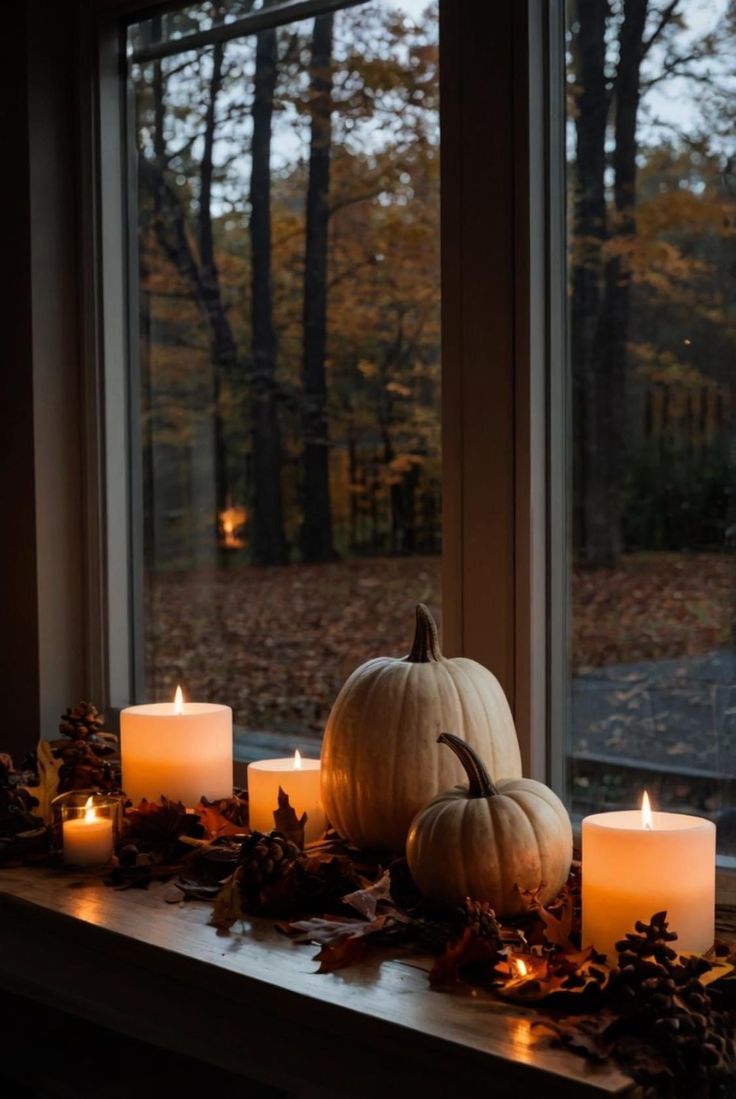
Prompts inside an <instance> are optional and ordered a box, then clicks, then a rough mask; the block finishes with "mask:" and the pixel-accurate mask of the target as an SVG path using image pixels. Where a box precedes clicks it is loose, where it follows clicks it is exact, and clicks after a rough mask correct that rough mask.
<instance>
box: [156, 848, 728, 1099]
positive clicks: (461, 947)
mask: <svg viewBox="0 0 736 1099" xmlns="http://www.w3.org/2000/svg"><path fill="white" fill-rule="evenodd" d="M276 835H277V833H271V837H274V836H276ZM255 842H256V844H257V845H258V844H260V845H262V846H263V845H264V844H265V845H266V847H264V852H265V850H266V848H267V846H268V842H269V837H259V838H258V839H256V840H255ZM280 842H288V841H287V840H286V838H285V837H282V840H281V841H280ZM265 857H267V855H266V856H265ZM248 865H250V864H249V863H248V862H247V860H244V859H243V857H242V855H241V856H240V857H239V861H238V864H237V865H236V869H235V870H234V872H233V873H232V874H231V875H230V876H229V877H228V878H227V879H225V881H224V883H223V887H222V889H221V890H220V891H219V892H218V893H217V895H216V896H215V897H214V913H213V920H212V922H213V924H214V925H215V926H216V927H217V928H218V929H219V930H220V931H221V932H222V931H224V930H229V929H230V928H231V927H233V925H234V924H235V923H237V922H238V921H240V920H243V919H245V918H247V917H248V916H252V915H276V916H282V917H283V915H284V914H285V913H286V912H287V911H288V909H289V908H290V907H291V909H292V911H294V910H297V911H298V912H299V917H298V918H292V919H286V920H284V919H283V918H282V920H281V922H279V923H277V927H278V928H279V929H280V930H281V931H282V932H284V933H285V934H287V935H289V936H290V937H291V938H292V939H293V940H294V941H295V942H299V943H310V944H314V945H317V946H318V947H319V950H318V953H317V954H316V955H315V957H314V960H315V961H316V962H318V963H319V968H318V972H319V973H332V972H335V971H336V970H339V969H344V968H346V967H349V966H352V965H356V964H359V963H360V962H362V961H364V960H365V959H366V958H367V957H368V956H369V955H370V953H371V951H373V950H375V949H378V948H381V949H383V950H384V951H385V950H386V948H393V949H396V948H401V949H402V950H405V949H407V948H411V949H414V950H418V951H421V952H424V953H427V952H429V953H432V954H434V955H435V961H434V964H433V965H432V967H431V970H430V973H429V981H430V985H431V986H432V987H433V988H438V989H447V988H451V987H452V986H456V985H459V984H464V985H468V986H470V987H472V988H481V989H485V990H487V991H489V992H491V993H493V994H495V995H497V996H498V997H499V998H500V999H502V1000H505V1001H507V1002H513V1003H516V1004H520V1005H524V1006H527V1007H532V1008H535V1009H537V1010H539V1012H540V1014H539V1017H538V1018H537V1019H536V1020H535V1021H534V1024H533V1025H534V1026H536V1027H539V1028H540V1029H545V1030H546V1031H548V1032H549V1033H551V1035H552V1036H553V1041H554V1042H555V1043H556V1044H558V1045H560V1046H563V1047H565V1048H567V1049H569V1050H571V1051H573V1052H575V1053H578V1054H581V1055H583V1056H585V1057H588V1058H589V1059H591V1060H595V1061H604V1060H606V1059H609V1058H610V1059H611V1060H613V1061H615V1062H616V1063H617V1064H618V1065H619V1067H620V1068H621V1069H622V1070H623V1071H625V1072H627V1073H629V1074H630V1075H631V1076H632V1077H633V1078H634V1079H635V1080H636V1081H637V1082H638V1083H640V1084H643V1085H645V1086H646V1087H648V1088H654V1089H655V1092H656V1094H657V1095H662V1096H680V1097H683V1099H685V1097H686V1099H706V1097H708V1099H710V1097H713V1099H715V1097H716V1096H718V1097H725V1096H730V1095H733V1094H734V1091H733V1087H734V1080H736V1037H735V1034H736V976H735V975H734V973H735V967H736V950H734V948H733V947H729V945H727V944H725V943H717V944H716V946H715V947H714V949H713V950H712V951H711V952H710V953H709V954H708V955H707V956H705V957H700V956H689V955H678V954H677V952H676V951H675V950H674V949H673V948H672V946H671V944H672V943H673V942H675V941H676V938H677V936H676V934H675V933H674V932H673V931H670V930H669V928H668V924H667V919H666V913H664V912H658V913H655V914H654V915H653V916H652V917H651V919H650V921H649V922H648V923H645V922H638V923H637V924H636V926H635V928H634V929H633V930H632V931H631V932H630V933H629V934H627V936H626V937H625V939H623V940H622V941H621V942H619V943H618V944H617V951H618V959H617V960H618V964H617V965H616V966H615V967H613V968H609V967H608V966H607V965H606V964H605V959H604V958H603V957H602V956H601V955H597V954H596V953H595V951H594V950H593V949H591V948H588V949H585V950H582V949H581V948H580V945H579V944H580V892H581V890H580V884H581V883H580V869H581V868H580V863H579V861H576V862H575V863H574V864H573V868H572V871H571V874H570V879H569V881H568V883H567V885H566V886H565V887H564V888H563V889H562V891H561V892H560V894H559V895H558V897H557V898H556V900H555V901H554V902H553V903H552V904H551V905H549V906H547V907H546V908H545V907H544V906H543V905H542V904H541V902H540V900H539V891H537V892H527V893H525V899H526V902H527V910H526V912H525V913H524V914H523V915H522V916H520V917H518V918H515V919H514V920H509V921H504V922H503V923H501V922H500V921H499V920H497V918H496V916H495V914H494V913H493V911H492V909H490V908H489V906H488V905H487V904H483V903H481V902H477V901H473V900H470V899H468V900H467V901H466V903H465V906H464V908H463V909H462V910H461V911H459V912H457V913H449V914H448V913H441V912H437V911H432V910H431V909H430V908H428V906H427V905H426V904H425V903H424V902H423V901H422V899H421V897H420V896H419V894H418V892H417V891H416V888H415V887H414V885H413V882H412V881H411V878H410V875H409V872H408V868H407V866H406V862H405V860H403V859H399V860H396V861H394V862H392V863H391V864H390V865H389V866H388V868H386V869H381V868H380V866H377V865H376V864H375V862H374V863H373V864H372V865H371V862H370V859H366V857H365V856H362V855H360V854H359V853H358V852H355V851H354V850H352V849H350V848H348V847H347V846H346V845H345V844H344V843H342V841H340V840H339V838H338V837H336V836H335V835H334V833H333V834H332V836H331V838H330V839H329V840H328V842H325V843H324V844H322V845H321V847H320V849H319V850H317V851H314V852H312V853H311V854H307V853H302V854H301V855H297V856H296V857H294V858H293V861H291V863H290V866H289V868H288V870H287V872H286V873H285V874H283V875H282V876H280V877H279V879H278V884H276V885H273V884H272V885H269V884H268V883H267V882H266V883H264V882H262V881H261V882H260V883H256V884H257V885H258V887H257V888H256V889H255V890H254V889H253V887H252V886H253V883H252V882H251V885H250V886H249V884H248V882H249V876H248V869H247V866H248ZM336 876H337V877H339V879H342V882H343V883H344V884H347V883H348V882H349V881H350V879H351V878H352V879H353V880H354V881H356V882H357V883H359V884H358V886H357V888H355V889H353V890H350V891H347V890H345V889H344V886H343V888H342V892H341V889H340V888H330V887H329V885H334V879H335V877H336ZM307 883H309V885H310V888H307V887H306V886H307ZM328 883H329V885H328ZM178 886H179V888H180V889H181V891H182V893H183V895H189V896H193V895H196V892H194V891H193V890H192V887H191V885H187V884H186V883H184V882H182V881H180V882H179V883H178ZM399 898H400V900H399ZM729 1089H730V1090H729Z"/></svg>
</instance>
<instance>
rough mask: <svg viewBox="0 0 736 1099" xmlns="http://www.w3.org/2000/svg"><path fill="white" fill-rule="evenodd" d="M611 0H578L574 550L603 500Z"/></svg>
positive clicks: (583, 541)
mask: <svg viewBox="0 0 736 1099" xmlns="http://www.w3.org/2000/svg"><path fill="white" fill-rule="evenodd" d="M607 14H608V3H607V0H580V2H579V3H578V5H577V12H576V15H577V21H578V32H577V35H576V39H575V68H576V73H575V76H576V85H577V91H578V98H577V101H576V106H577V116H576V119H575V137H576V146H577V148H576V159H575V189H574V211H573V249H572V272H571V286H572V301H571V317H570V320H571V334H570V335H571V353H572V381H573V415H574V423H575V433H574V443H573V445H574V448H575V455H574V458H575V461H574V467H575V484H574V491H573V532H574V534H573V537H574V545H575V548H576V550H578V551H582V556H583V558H585V549H586V546H587V541H588V528H589V526H590V525H591V524H592V523H593V520H594V516H595V515H596V514H598V513H599V512H600V511H601V510H603V511H604V512H605V505H604V504H603V503H602V502H600V501H599V500H598V499H597V498H596V495H595V491H594V490H595V487H596V486H595V484H594V483H593V482H592V481H591V477H590V474H591V472H592V471H593V470H595V469H596V467H597V446H598V437H597V433H596V429H595V410H596V408H597V400H596V382H597V369H596V363H595V361H594V359H593V345H594V340H595V332H596V327H597V324H598V316H599V311H600V301H601V279H602V270H603V243H604V241H605V238H606V195H605V186H604V173H605V166H606V154H605V142H606V124H607V119H608V107H609V99H608V90H607V88H606V76H605V60H606V42H605V31H606V18H607Z"/></svg>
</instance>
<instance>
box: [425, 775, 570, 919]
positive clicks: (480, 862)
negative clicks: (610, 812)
mask: <svg viewBox="0 0 736 1099" xmlns="http://www.w3.org/2000/svg"><path fill="white" fill-rule="evenodd" d="M495 786H496V790H497V793H496V794H495V795H494V796H492V797H469V796H468V787H467V786H458V787H456V788H455V789H454V790H448V791H447V792H445V793H444V794H440V795H439V796H438V797H436V798H434V799H433V800H432V801H431V802H430V803H429V804H428V805H426V806H425V807H424V808H423V809H422V810H420V812H419V813H418V814H417V816H416V818H415V819H414V821H413V822H412V825H411V829H410V832H409V838H408V842H407V858H408V860H409V867H410V869H411V872H412V875H413V877H414V880H415V881H416V883H417V885H418V887H419V889H420V890H421V892H422V893H423V894H424V895H425V896H427V897H429V898H431V899H432V900H433V901H435V902H437V903H438V904H443V905H447V906H454V905H458V904H462V903H463V901H464V900H465V898H466V897H472V898H473V899H474V900H484V901H488V902H489V903H490V904H491V906H492V907H493V908H494V910H495V911H496V913H497V914H498V915H503V916H510V915H513V914H514V913H516V912H521V911H523V910H524V907H525V903H524V901H523V898H522V897H521V896H520V894H519V891H518V889H517V888H516V887H517V885H518V886H519V888H520V889H537V888H539V886H541V885H542V884H543V883H544V889H543V891H542V893H541V899H542V901H543V902H547V901H549V900H552V898H553V897H555V896H556V894H557V893H558V892H559V890H560V889H561V888H562V886H563V885H564V883H565V881H566V880H567V875H568V873H569V870H570V861H571V859H572V828H571V825H570V818H569V817H568V814H567V811H566V809H565V807H564V805H563V804H562V802H561V801H560V800H559V798H558V797H557V795H556V794H555V793H553V791H552V790H550V789H548V788H547V787H546V786H543V785H542V783H539V782H535V781H533V780H532V779H525V778H518V779H513V780H510V781H505V782H504V781H500V782H497V783H496V784H495Z"/></svg>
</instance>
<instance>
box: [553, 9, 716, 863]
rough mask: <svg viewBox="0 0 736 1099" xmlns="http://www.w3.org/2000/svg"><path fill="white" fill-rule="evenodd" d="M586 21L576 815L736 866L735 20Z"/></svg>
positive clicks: (576, 347) (572, 96)
mask: <svg viewBox="0 0 736 1099" xmlns="http://www.w3.org/2000/svg"><path fill="white" fill-rule="evenodd" d="M567 14H568V33H567V51H568V53H567V104H568V105H567V111H568V113H567V154H568V225H569V253H568V293H569V318H570V354H571V361H570V383H571V385H570V389H571V394H572V422H573V442H572V450H573V453H572V463H571V464H572V474H573V476H572V492H571V500H570V503H571V529H572V543H573V546H572V553H571V556H570V564H569V588H570V593H571V614H570V620H571V634H572V636H571V644H570V653H571V673H570V674H571V682H570V695H571V711H570V718H571V720H570V722H569V733H568V736H569V743H568V773H569V782H570V791H571V797H572V803H573V806H574V809H575V811H576V812H577V813H578V814H581V815H582V814H584V813H586V812H590V811H595V810H598V809H606V808H614V807H619V806H620V807H631V806H635V805H637V804H638V803H639V801H640V799H641V793H642V790H643V789H645V788H646V789H648V791H649V793H650V796H651V797H652V799H653V801H654V803H655V804H656V806H657V807H658V808H661V809H671V810H675V811H685V812H687V811H693V812H696V813H698V814H701V815H706V816H711V817H712V818H713V819H715V820H716V821H717V823H718V835H719V848H720V851H721V853H722V854H723V855H726V856H728V855H731V856H733V855H736V809H734V804H735V803H734V796H733V795H734V776H736V653H735V652H734V606H735V605H736V601H735V597H736V583H735V572H734V544H735V542H734V539H735V532H736V525H735V523H736V512H735V511H734V492H733V486H734V437H733V426H734V420H733V417H734V403H733V402H734V392H736V391H735V389H734V382H735V380H736V375H735V374H734V363H735V362H736V325H735V324H734V319H735V318H736V284H735V282H734V273H735V269H734V233H735V227H736V175H734V144H733V133H734V120H735V114H734V102H736V100H734V96H733V92H734V86H735V82H734V76H733V74H734V71H736V67H735V65H734V61H735V59H736V38H735V37H734V33H735V32H736V24H735V23H734V12H733V7H732V6H729V5H728V4H727V3H726V0H714V2H708V3H705V2H699V0H693V2H692V3H688V4H684V5H662V4H659V5H654V4H647V2H646V0H631V2H627V3H626V4H625V5H624V4H623V3H621V2H620V0H614V2H613V3H611V4H610V5H609V4H607V3H604V2H598V0H590V2H587V0H585V2H578V3H573V2H569V3H568V12H567Z"/></svg>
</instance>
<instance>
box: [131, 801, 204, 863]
mask: <svg viewBox="0 0 736 1099" xmlns="http://www.w3.org/2000/svg"><path fill="white" fill-rule="evenodd" d="M185 838H189V839H203V838H204V828H203V827H202V824H201V823H200V820H199V816H198V814H197V813H189V812H187V810H186V809H185V807H184V806H183V805H182V804H181V802H174V801H168V800H167V799H166V798H161V801H160V802H155V801H146V800H145V799H144V800H143V801H142V802H141V803H140V805H139V806H138V807H137V808H136V809H134V808H129V809H127V810H126V812H125V817H124V820H123V828H122V834H121V837H120V841H119V844H118V846H119V847H120V846H128V845H132V844H134V845H135V846H136V847H137V848H138V850H139V851H140V852H145V853H148V854H151V855H152V856H153V857H154V858H155V859H156V861H158V862H162V863H169V864H171V865H175V864H178V863H179V862H180V860H181V859H182V858H183V856H184V855H185V854H186V853H187V852H188V850H189V847H188V845H187V844H186V843H183V842H182V840H183V839H185Z"/></svg>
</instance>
